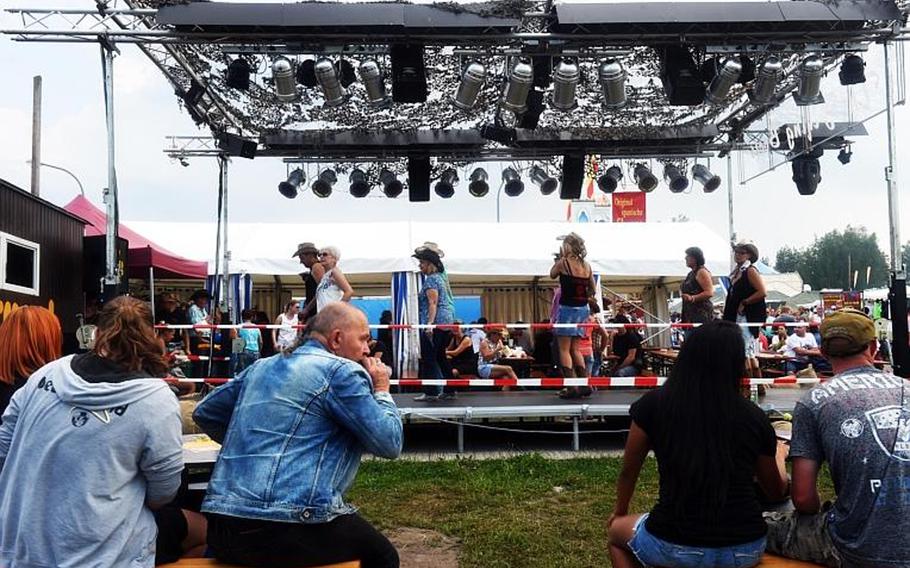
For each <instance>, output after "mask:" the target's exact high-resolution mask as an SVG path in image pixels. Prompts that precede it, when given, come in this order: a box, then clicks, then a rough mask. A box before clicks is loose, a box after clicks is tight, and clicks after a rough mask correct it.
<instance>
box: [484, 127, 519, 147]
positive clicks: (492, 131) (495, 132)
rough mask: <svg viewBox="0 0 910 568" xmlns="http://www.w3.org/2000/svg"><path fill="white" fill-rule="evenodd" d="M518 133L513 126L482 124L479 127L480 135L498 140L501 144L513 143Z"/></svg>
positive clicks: (494, 140) (509, 144) (508, 144)
mask: <svg viewBox="0 0 910 568" xmlns="http://www.w3.org/2000/svg"><path fill="white" fill-rule="evenodd" d="M517 136H518V134H517V133H516V132H515V129H514V128H509V127H507V126H501V125H499V124H484V125H483V126H481V127H480V137H481V138H485V139H487V140H492V141H493V142H498V143H499V144H502V145H503V146H511V145H512V144H514V143H515V139H516V138H517Z"/></svg>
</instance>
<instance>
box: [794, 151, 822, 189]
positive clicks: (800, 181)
mask: <svg viewBox="0 0 910 568" xmlns="http://www.w3.org/2000/svg"><path fill="white" fill-rule="evenodd" d="M791 167H792V168H793V181H794V182H795V183H796V190H797V191H799V194H800V195H815V190H816V189H818V184H819V183H821V181H822V166H821V164H820V163H819V161H818V158H815V157H812V156H811V155H804V156H797V157H796V158H793V162H792V166H791Z"/></svg>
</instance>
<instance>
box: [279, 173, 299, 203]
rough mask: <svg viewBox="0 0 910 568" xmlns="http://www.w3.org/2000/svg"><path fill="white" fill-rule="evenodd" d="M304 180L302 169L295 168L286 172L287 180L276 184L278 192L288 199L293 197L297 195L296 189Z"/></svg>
mask: <svg viewBox="0 0 910 568" xmlns="http://www.w3.org/2000/svg"><path fill="white" fill-rule="evenodd" d="M305 181H306V176H305V175H304V174H303V170H301V169H300V168H297V169H296V170H294V171H292V172H291V173H290V174H288V179H287V181H283V182H281V183H279V184H278V193H280V194H281V195H283V196H285V197H287V198H288V199H294V198H295V197H297V190H298V189H299V188H300V186H301V185H303V182H305Z"/></svg>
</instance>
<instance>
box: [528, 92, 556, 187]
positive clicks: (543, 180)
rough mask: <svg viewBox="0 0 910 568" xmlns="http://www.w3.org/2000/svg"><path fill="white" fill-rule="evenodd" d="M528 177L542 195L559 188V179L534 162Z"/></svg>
mask: <svg viewBox="0 0 910 568" xmlns="http://www.w3.org/2000/svg"><path fill="white" fill-rule="evenodd" d="M555 81H556V79H555V78H554V82H555ZM528 177H530V178H531V181H532V182H534V185H536V186H537V187H539V188H540V193H542V194H543V195H550V194H551V193H553V192H554V191H556V190H557V189H559V180H557V179H556V178H555V177H553V176H551V175H550V174H548V173H547V170H545V169H543V168H542V167H540V166H538V165H536V164H535V165H533V166H531V171H530V173H529V174H528Z"/></svg>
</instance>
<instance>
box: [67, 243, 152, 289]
mask: <svg viewBox="0 0 910 568" xmlns="http://www.w3.org/2000/svg"><path fill="white" fill-rule="evenodd" d="M128 250H129V241H127V240H126V239H124V238H118V239H117V247H116V259H117V266H118V267H119V268H120V270H122V271H123V273H122V275H121V277H120V284H119V286H118V287H117V289H116V290H114V291H113V294H104V293H103V282H102V281H103V280H104V275H105V274H107V261H106V259H107V237H105V236H104V235H99V236H97V237H84V238H83V239H82V289H83V290H85V295H86V296H87V297H90V298H103V299H106V300H109V299H111V298H110V297H113V296H122V295H124V294H127V293H129V281H128V278H129V274H128V273H127V265H126V261H127V254H128ZM146 277H147V276H146ZM105 296H110V297H105Z"/></svg>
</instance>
